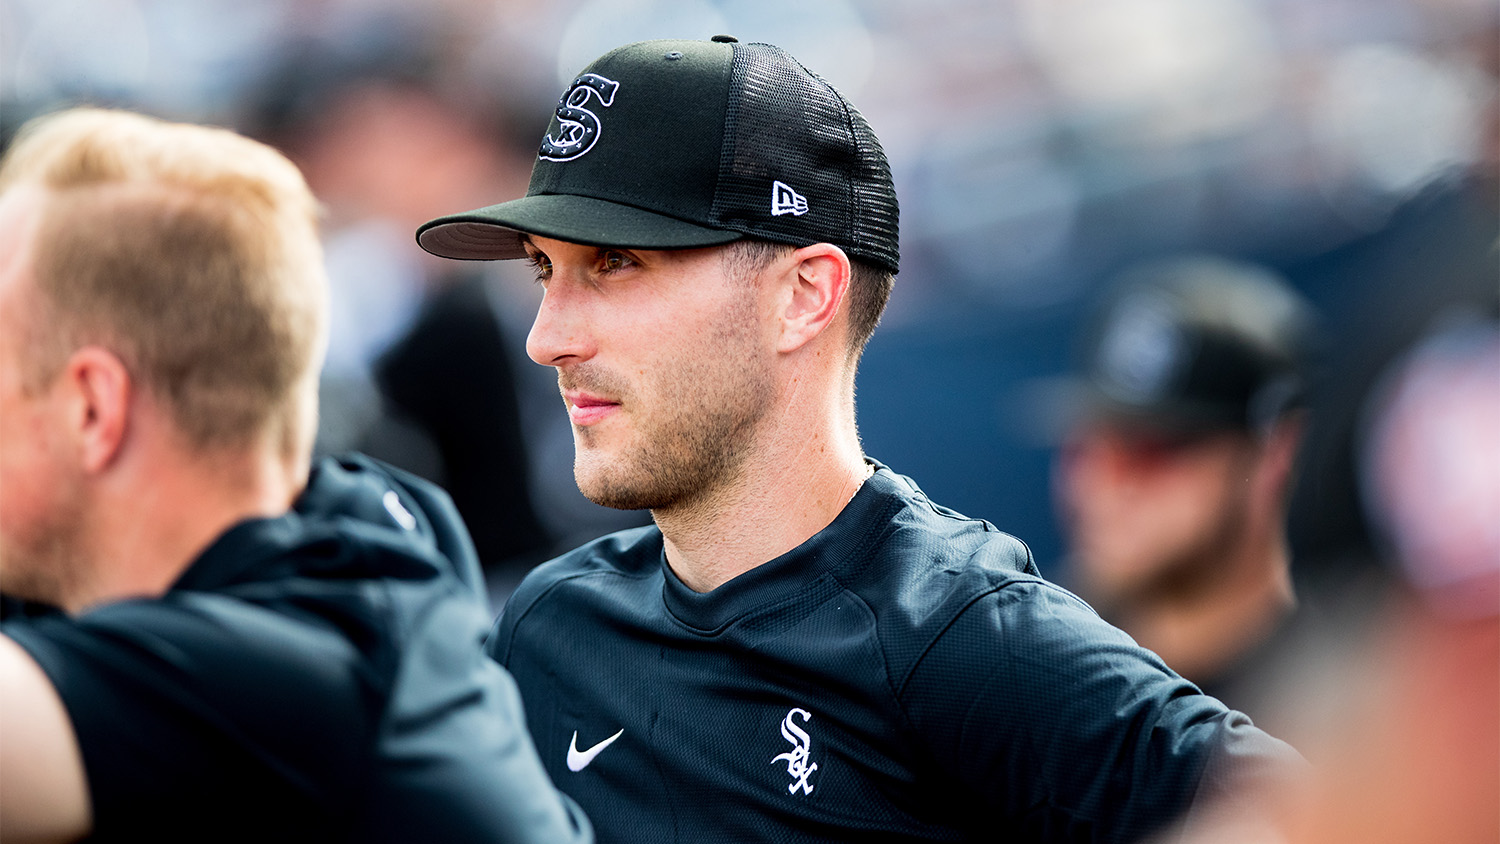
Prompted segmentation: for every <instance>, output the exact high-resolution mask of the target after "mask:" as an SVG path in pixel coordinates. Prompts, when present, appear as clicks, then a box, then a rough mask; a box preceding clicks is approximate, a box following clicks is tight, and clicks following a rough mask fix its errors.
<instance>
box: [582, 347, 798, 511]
mask: <svg viewBox="0 0 1500 844" xmlns="http://www.w3.org/2000/svg"><path fill="white" fill-rule="evenodd" d="M735 322H736V321H735V320H732V319H731V320H725V325H726V327H724V328H722V329H721V331H720V334H721V336H719V337H716V338H714V340H713V341H711V342H710V343H709V344H706V345H705V346H704V347H703V348H706V349H709V350H711V351H710V354H712V355H714V356H715V357H714V358H708V357H704V358H700V359H698V360H694V361H683V363H682V365H681V366H680V367H678V368H677V369H676V371H674V372H673V373H671V376H670V377H671V379H672V380H671V382H670V383H667V384H664V385H663V386H664V387H665V389H663V390H661V391H660V392H659V393H658V394H657V395H654V396H651V397H649V398H647V397H642V396H641V395H640V394H639V393H637V392H634V391H631V390H630V389H629V388H628V387H627V386H626V385H624V384H623V383H621V379H618V378H614V377H610V376H602V375H601V374H599V373H595V372H590V371H588V370H580V371H579V372H577V373H576V376H578V377H576V378H572V379H570V380H573V381H578V382H582V383H584V384H588V385H597V386H602V387H603V391H604V392H606V393H607V394H609V395H613V396H616V397H618V398H620V399H621V400H622V406H623V408H625V410H626V413H627V414H628V417H627V419H628V421H629V422H630V423H631V425H632V427H633V430H632V431H631V432H630V434H631V442H630V443H629V445H628V446H626V447H624V448H621V449H618V450H615V451H606V450H604V449H602V448H598V447H596V442H597V441H598V440H600V439H602V438H603V436H602V435H596V433H595V432H594V431H593V430H591V429H589V428H580V427H576V426H575V427H574V429H573V436H574V447H575V453H574V463H573V474H574V480H575V481H577V483H578V488H579V490H580V491H581V492H582V493H583V494H584V496H585V497H586V498H588V499H589V500H590V501H593V502H594V503H596V504H599V505H602V506H604V507H611V508H614V509H618V510H652V511H653V512H655V513H657V514H658V516H659V515H661V514H662V513H663V512H665V511H679V512H680V511H686V510H691V509H693V508H694V507H695V506H700V505H701V504H702V502H704V501H706V500H708V499H710V498H711V497H712V495H713V493H714V491H716V490H718V489H723V488H724V487H726V486H728V485H732V484H733V483H735V482H736V481H737V480H739V479H740V478H741V477H742V475H743V472H744V467H745V465H746V462H747V460H749V459H750V455H751V453H752V451H753V443H754V440H755V437H756V434H757V429H758V428H759V427H760V425H761V422H762V420H763V419H764V417H765V415H766V414H767V412H769V410H770V408H771V403H772V400H773V396H774V393H775V388H774V384H773V381H772V376H771V373H770V372H769V370H768V368H767V366H766V365H765V364H764V363H763V362H761V361H757V360H755V359H754V351H753V350H754V345H753V343H752V341H751V339H750V336H749V334H748V333H747V332H748V328H747V327H746V326H745V324H744V323H740V324H739V328H737V329H736V328H734V327H730V326H734V324H735ZM736 349H737V350H740V351H741V354H739V355H736V354H734V353H733V351H731V350H736ZM611 388H613V389H611Z"/></svg>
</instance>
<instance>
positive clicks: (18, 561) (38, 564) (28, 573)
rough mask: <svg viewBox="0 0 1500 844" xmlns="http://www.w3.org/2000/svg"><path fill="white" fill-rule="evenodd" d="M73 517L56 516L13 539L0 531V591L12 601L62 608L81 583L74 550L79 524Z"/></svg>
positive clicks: (80, 565)
mask: <svg viewBox="0 0 1500 844" xmlns="http://www.w3.org/2000/svg"><path fill="white" fill-rule="evenodd" d="M72 516H73V514H71V513H64V514H58V518H56V519H53V520H50V521H49V522H48V523H47V524H45V525H40V526H37V529H35V530H31V531H28V532H27V533H26V535H24V536H17V535H16V534H15V532H14V531H10V530H5V529H3V528H0V590H3V591H4V592H5V594H6V595H8V596H10V597H13V598H21V599H23V600H27V601H36V602H39V603H43V604H47V605H50V606H56V607H60V606H64V605H65V604H66V603H67V598H68V596H69V595H72V594H75V593H76V592H77V591H78V588H79V584H80V583H81V581H82V579H83V571H84V565H83V562H82V559H83V558H82V554H81V553H80V549H79V548H78V547H77V541H76V540H77V537H78V535H79V534H78V530H77V528H78V526H79V523H78V522H77V521H76V520H74V519H72V518H70V517H72Z"/></svg>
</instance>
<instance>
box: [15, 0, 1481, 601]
mask: <svg viewBox="0 0 1500 844" xmlns="http://www.w3.org/2000/svg"><path fill="white" fill-rule="evenodd" d="M720 32H725V33H731V34H734V35H736V36H737V37H739V38H740V39H741V40H745V41H750V40H760V41H769V42H772V43H777V44H780V45H782V46H784V47H786V48H788V49H789V50H790V51H791V52H793V53H794V54H795V55H797V56H799V57H800V58H802V59H803V61H804V62H805V63H806V64H808V65H809V67H811V68H812V69H813V70H815V71H817V72H819V73H821V74H822V75H824V76H825V77H826V78H828V79H829V80H830V81H832V82H833V83H834V84H835V85H837V86H839V87H840V88H841V89H842V90H843V91H845V92H846V93H847V94H848V95H849V97H850V98H851V99H852V100H853V101H854V103H855V104H856V105H857V106H858V107H859V108H860V109H861V111H863V112H864V113H865V115H866V116H867V117H868V118H869V120H870V121H871V123H872V124H873V125H874V127H875V128H876V131H877V132H878V133H879V135H880V136H881V138H882V139H883V141H884V143H885V146H886V149H887V152H888V154H889V156H890V158H891V162H892V166H893V170H894V173H895V178H896V182H897V189H898V192H899V195H900V197H901V201H902V215H901V226H902V245H903V262H902V271H901V274H900V276H899V278H898V281H897V288H896V293H895V296H894V299H893V301H892V303H891V307H890V311H889V313H888V316H887V317H886V320H885V323H884V325H883V327H882V328H881V330H880V331H879V332H878V333H877V334H876V338H875V340H874V341H873V343H872V345H871V347H870V349H869V351H868V353H867V354H866V356H865V360H864V364H863V368H862V371H861V374H860V379H859V405H860V421H861V432H862V435H863V438H864V441H865V444H866V448H867V452H868V453H869V454H871V455H872V456H875V457H877V458H879V459H881V460H882V461H885V462H886V463H888V464H890V465H891V466H893V467H894V468H896V469H897V470H898V471H901V472H903V473H906V474H910V475H912V476H913V477H915V478H916V479H917V480H918V481H919V482H920V483H921V484H922V485H923V487H924V488H925V489H926V491H927V492H928V493H929V494H930V495H932V497H933V498H934V499H936V500H938V501H942V502H944V503H946V504H948V505H950V506H953V507H955V508H956V509H958V510H960V511H963V512H966V513H969V514H972V515H976V516H982V517H984V518H987V519H989V520H991V521H993V522H995V523H996V524H997V525H999V526H1001V527H1002V528H1003V529H1006V530H1009V531H1011V532H1014V533H1016V534H1017V535H1019V536H1021V537H1022V538H1023V539H1025V540H1026V541H1027V542H1028V543H1029V544H1030V545H1031V546H1032V548H1033V550H1034V551H1035V553H1036V556H1037V558H1038V561H1039V562H1040V564H1041V565H1042V568H1043V571H1044V572H1045V573H1047V574H1048V575H1049V576H1051V577H1053V578H1055V579H1059V580H1062V581H1064V582H1067V580H1068V571H1067V564H1066V558H1065V554H1064V548H1063V542H1062V540H1061V538H1060V535H1061V532H1060V530H1059V527H1058V525H1057V516H1056V515H1055V508H1054V504H1053V501H1052V500H1051V499H1052V493H1051V492H1050V490H1051V488H1052V484H1051V480H1050V474H1051V471H1052V469H1051V467H1052V465H1053V457H1054V453H1053V449H1054V447H1055V443H1056V439H1057V438H1056V436H1055V435H1054V429H1055V428H1056V426H1057V425H1058V424H1060V422H1059V421H1058V420H1057V419H1055V418H1054V414H1053V413H1052V412H1051V410H1050V404H1049V402H1048V401H1047V400H1046V397H1047V395H1048V390H1047V385H1048V379H1049V378H1051V377H1053V376H1056V375H1058V374H1060V373H1062V372H1065V371H1066V370H1068V369H1069V367H1070V366H1071V363H1072V358H1071V356H1072V355H1073V350H1074V348H1075V340H1076V335H1077V333H1078V330H1079V325H1080V324H1081V323H1082V317H1083V315H1084V314H1085V313H1086V312H1087V310H1088V308H1089V307H1090V305H1091V303H1092V302H1093V300H1094V299H1095V297H1096V296H1097V295H1098V293H1099V291H1100V290H1101V289H1102V288H1103V287H1104V286H1105V285H1106V283H1107V282H1108V280H1109V279H1110V278H1112V277H1113V276H1115V275H1116V274H1118V273H1120V272H1121V271H1123V270H1124V269H1126V268H1127V267H1129V266H1130V265H1132V264H1134V263H1137V262H1140V261H1143V260H1147V259H1153V258H1159V257H1163V256H1168V255H1174V254H1183V253H1212V254H1216V255H1220V256H1224V257H1229V258H1234V259H1241V260H1247V261H1252V262H1256V263H1259V264H1262V265H1264V266H1267V267H1269V268H1272V269H1274V270H1276V271H1278V272H1280V273H1282V274H1284V275H1285V276H1286V277H1288V278H1290V279H1291V280H1292V282H1293V284H1294V285H1296V286H1297V287H1298V288H1299V289H1300V290H1301V291H1302V292H1303V293H1305V294H1306V295H1307V296H1308V297H1309V299H1310V300H1311V301H1312V302H1313V303H1314V304H1315V305H1316V306H1317V309H1318V315H1319V318H1320V320H1321V325H1320V336H1321V337H1323V338H1324V339H1325V343H1324V345H1323V346H1322V347H1321V351H1322V352H1323V353H1324V354H1322V355H1321V356H1320V357H1319V360H1320V361H1321V363H1322V369H1321V372H1322V373H1323V374H1324V375H1325V376H1326V381H1325V384H1326V388H1325V389H1323V390H1322V392H1321V393H1319V395H1321V396H1324V397H1326V396H1329V395H1331V394H1332V393H1334V392H1336V391H1337V390H1338V389H1339V388H1340V387H1341V386H1342V387H1343V388H1344V389H1345V390H1346V392H1350V394H1351V396H1353V397H1344V398H1342V399H1340V402H1341V403H1340V404H1338V405H1337V407H1336V408H1335V410H1334V411H1332V412H1330V413H1328V414H1325V416H1324V418H1325V420H1328V421H1327V422H1326V423H1325V424H1324V427H1325V428H1326V429H1328V430H1327V433H1322V434H1320V433H1318V432H1316V431H1315V432H1314V435H1313V437H1312V439H1313V440H1314V441H1316V440H1317V439H1318V437H1319V436H1322V437H1325V438H1327V439H1328V441H1329V442H1334V441H1339V442H1342V439H1340V438H1347V437H1348V436H1349V434H1350V432H1351V431H1354V430H1355V429H1356V428H1357V427H1358V426H1359V425H1361V424H1363V423H1362V422H1361V421H1360V419H1361V417H1360V411H1359V409H1358V408H1357V407H1355V405H1356V404H1357V403H1358V400H1357V396H1358V395H1359V394H1360V391H1361V390H1362V389H1363V387H1364V385H1367V384H1368V383H1369V382H1370V381H1372V380H1373V379H1374V378H1375V377H1376V375H1377V373H1378V370H1379V369H1380V368H1381V367H1382V366H1383V365H1384V364H1385V363H1386V362H1387V359H1388V358H1389V357H1390V356H1391V355H1393V354H1394V351H1393V350H1394V349H1396V348H1398V347H1400V346H1401V345H1403V344H1404V343H1405V342H1407V341H1409V340H1410V339H1411V338H1412V337H1415V336H1417V335H1418V334H1420V333H1422V332H1423V331H1425V330H1426V329H1427V328H1429V327H1430V326H1431V325H1432V324H1433V320H1436V319H1439V318H1442V315H1443V314H1444V313H1446V312H1447V311H1448V310H1451V308H1449V307H1448V306H1449V305H1451V304H1453V303H1454V302H1459V303H1462V302H1467V301H1472V300H1473V299H1474V298H1475V297H1476V296H1477V297H1478V298H1479V299H1483V298H1484V297H1485V296H1487V295H1489V294H1490V293H1492V292H1493V288H1494V286H1495V275H1496V271H1495V268H1496V253H1495V239H1496V228H1497V227H1496V192H1495V181H1494V176H1495V166H1496V160H1497V151H1496V145H1497V136H1500V131H1497V127H1496V123H1497V99H1496V98H1497V93H1496V92H1497V87H1496V79H1497V63H1500V56H1497V53H1500V11H1497V6H1496V4H1495V3H1494V2H1493V1H1492V0H1008V2H999V1H998V0H863V2H857V3H856V2H851V1H850V0H815V2H807V0H672V2H666V0H549V2H539V0H428V2H420V3H413V2H410V0H401V2H395V0H258V2H254V3H244V2H235V1H234V0H3V2H0V130H3V132H4V133H5V135H6V136H7V137H8V135H9V133H10V132H13V131H14V129H15V128H16V127H17V126H18V125H19V124H20V123H21V122H23V121H24V120H25V119H26V118H28V117H30V116H33V115H35V114H37V113H40V112H43V111H47V110H51V109H53V108H56V107H59V106H61V105H64V104H69V103H76V102H91V103H100V104H114V105H121V106H126V107H131V108H137V109H141V110H145V111H148V112H151V113H154V114H158V115H161V116H166V117H171V118H180V119H185V120H193V121H201V122H211V123H218V124H222V125H228V126H231V127H234V128H236V129H239V130H241V131H243V132H246V133H248V134H250V135H252V136H255V137H258V138H261V139H264V140H267V141H269V142H271V143H273V144H275V145H276V146H278V147H279V148H281V149H283V150H285V151H286V152H287V153H288V154H289V155H291V157H292V158H293V159H294V160H296V161H297V162H298V163H299V164H300V165H301V166H302V167H303V168H304V170H305V172H306V173H307V175H308V178H309V180H310V181H311V183H312V185H313V188H314V190H315V191H316V192H317V193H318V195H319V196H320V197H321V199H322V200H323V202H324V203H325V204H326V205H327V209H328V214H327V237H328V262H329V269H330V272H331V277H332V280H333V283H334V287H335V298H336V311H335V313H336V318H335V322H334V326H333V337H332V348H331V351H330V356H329V360H328V365H327V370H326V372H325V379H324V401H325V404H324V414H323V428H322V436H321V440H320V443H321V446H320V447H322V448H324V449H325V450H334V449H339V448H346V447H361V448H364V449H366V450H369V451H371V452H372V453H375V454H377V455H380V456H385V457H387V458H389V459H393V460H395V461H396V462H399V463H402V464H403V465H406V466H409V467H411V468H413V469H415V470H416V471H418V472H421V473H423V474H427V475H429V476H432V477H434V478H436V479H437V480H439V481H441V482H443V483H444V484H446V485H447V486H448V487H449V489H450V490H451V491H452V492H453V493H454V495H455V497H456V498H458V499H459V503H460V506H461V508H463V510H464V512H465V515H466V516H467V517H468V518H469V521H470V523H471V525H472V527H473V529H474V532H475V535H476V540H477V542H478V544H479V546H480V550H481V553H482V555H483V556H484V558H485V561H486V563H487V565H488V566H489V567H490V571H491V575H492V577H493V579H494V581H495V584H496V593H497V595H500V594H503V592H504V590H505V589H506V588H508V584H509V583H510V582H512V581H513V579H514V578H515V577H518V576H519V573H520V572H522V571H524V569H525V568H526V567H527V566H529V565H530V564H531V563H533V562H535V561H536V560H538V559H541V558H543V557H545V556H546V555H548V554H550V553H552V552H554V551H556V550H557V549H559V548H562V547H570V546H571V545H573V544H576V543H577V542H578V541H581V540H582V539H586V538H589V537H591V536H593V535H597V534H599V533H602V532H604V531H606V530H609V529H613V528H615V527H619V526H622V525H626V524H633V523H639V522H641V521H643V520H644V518H645V516H644V514H639V513H634V514H632V513H623V514H622V513H614V512H610V511H605V510H602V509H601V508H597V507H594V506H593V505H591V504H589V503H588V502H586V501H584V500H583V499H582V498H581V496H579V495H578V494H577V492H576V491H575V490H574V488H573V485H572V480H571V472H570V469H569V465H570V461H571V443H570V439H569V431H568V428H567V423H566V418H565V416H564V414H563V412H562V408H561V406H560V403H559V401H558V399H557V396H556V392H555V386H554V383H553V375H552V373H551V372H550V370H546V369H543V368H541V367H537V366H535V365H534V364H531V363H530V362H529V361H527V360H526V359H525V357H524V350H523V348H522V345H523V340H524V336H525V332H526V329H527V326H528V324H529V319H530V316H531V313H532V311H533V309H534V307H535V303H536V296H537V291H536V290H535V289H534V288H533V286H532V285H530V284H528V283H526V282H525V280H524V271H522V270H521V269H520V268H517V267H513V266H506V265H488V264H475V265H463V264H455V263H453V262H440V261H437V260H436V259H432V258H431V257H430V256H427V255H426V254H424V253H422V252H421V251H420V250H419V249H417V248H416V246H415V244H414V241H413V237H412V232H413V230H414V229H415V227H416V226H417V225H418V224H420V223H421V222H423V221H425V220H427V219H428V218H430V217H433V216H436V215H438V214H442V213H447V212H452V211H456V210H461V209H467V208H472V207H478V206H481V205H487V204H491V203H493V202H498V201H501V200H504V199H509V198H512V197H515V196H518V195H520V194H521V193H523V192H524V190H525V185H526V179H527V174H528V171H529V167H530V162H531V160H532V157H533V155H534V150H535V147H536V144H537V141H538V139H539V138H540V136H541V134H542V132H543V129H544V127H545V124H546V121H547V119H548V117H549V115H550V112H551V109H552V105H553V104H554V103H555V101H556V98H557V96H558V93H559V92H560V91H561V90H562V89H563V86H564V85H565V83H566V82H568V81H569V80H570V79H571V78H572V76H573V75H574V74H575V73H576V71H577V70H578V69H580V68H581V67H582V66H583V65H584V64H586V63H587V62H588V61H589V60H590V59H591V58H592V57H594V56H596V55H597V54H599V53H601V52H603V51H604V50H606V49H608V48H610V47H613V46H615V45H618V44H621V43H625V42H628V41H632V40H638V39H643V38H652V37H691V38H704V37H707V36H709V35H713V34H716V33H720ZM1476 291H1477V293H1476ZM1481 305H1482V303H1481ZM1481 383H1484V382H1482V381H1481ZM1351 385H1352V386H1351ZM1487 387H1488V388H1490V389H1500V387H1497V385H1496V384H1494V383H1488V384H1487ZM1330 401H1331V400H1330ZM1340 416H1342V417H1343V418H1337V417H1340ZM1316 459H1317V460H1321V461H1323V463H1324V464H1330V465H1331V464H1333V463H1336V462H1339V461H1344V462H1345V463H1349V464H1350V465H1348V466H1345V467H1343V469H1342V471H1343V472H1344V474H1345V475H1346V476H1347V478H1354V476H1355V475H1357V474H1358V467H1356V466H1354V465H1352V464H1353V462H1354V459H1353V458H1352V457H1350V456H1349V453H1347V450H1344V451H1340V449H1338V448H1327V449H1325V450H1324V452H1323V454H1322V455H1321V456H1319V457H1317V458H1316ZM1496 469H1497V472H1500V467H1496ZM1333 470H1334V471H1336V470H1337V467H1333ZM1319 477H1320V480H1319V483H1326V481H1325V480H1323V479H1322V478H1323V476H1322V475H1320V476H1319ZM1347 478H1346V479H1347ZM1303 495H1304V496H1307V495H1311V493H1303ZM1313 498H1315V499H1316V500H1313V499H1308V502H1309V503H1306V504H1305V505H1304V506H1294V508H1293V520H1294V523H1295V522H1297V520H1298V519H1299V518H1301V519H1302V521H1303V522H1304V525H1303V528H1302V529H1301V530H1300V533H1299V536H1300V537H1301V538H1300V539H1299V542H1301V543H1303V546H1304V547H1307V548H1312V549H1316V548H1317V547H1318V543H1320V542H1321V543H1324V544H1325V545H1327V544H1330V543H1332V544H1336V543H1337V542H1339V541H1342V539H1343V538H1345V537H1346V535H1347V534H1346V533H1338V531H1334V530H1332V529H1331V528H1330V525H1336V524H1346V523H1353V522H1360V521H1361V520H1364V519H1366V516H1367V514H1366V512H1365V509H1366V508H1364V507H1363V506H1362V505H1359V504H1358V502H1357V501H1356V500H1355V499H1354V498H1353V497H1349V496H1345V497H1344V498H1342V499H1339V498H1337V497H1335V496H1329V495H1326V494H1320V495H1316V496H1313ZM1319 508H1322V509H1319ZM1299 514H1302V515H1300V516H1299ZM1331 534H1337V535H1332V536H1331Z"/></svg>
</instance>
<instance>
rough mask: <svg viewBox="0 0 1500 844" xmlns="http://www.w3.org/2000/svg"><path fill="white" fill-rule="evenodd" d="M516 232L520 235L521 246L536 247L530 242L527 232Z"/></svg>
mask: <svg viewBox="0 0 1500 844" xmlns="http://www.w3.org/2000/svg"><path fill="white" fill-rule="evenodd" d="M518 234H519V235H520V236H521V245H522V246H530V247H531V248H533V249H535V248H537V245H536V244H535V243H532V242H531V235H529V234H527V233H526V232H518Z"/></svg>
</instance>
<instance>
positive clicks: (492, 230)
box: [417, 194, 744, 261]
mask: <svg viewBox="0 0 1500 844" xmlns="http://www.w3.org/2000/svg"><path fill="white" fill-rule="evenodd" d="M528 234H529V235H537V236H540V237H549V238H552V239H554V240H566V241H568V242H569V243H582V244H586V245H588V246H617V247H621V248H627V249H692V248H696V247H701V246H716V245H718V244H721V243H730V242H733V241H736V240H739V239H740V238H741V237H743V236H744V235H742V234H740V233H739V232H735V231H727V230H724V229H711V228H707V227H704V226H700V225H697V224H695V223H688V222H684V221H682V220H679V219H677V218H676V217H668V216H665V215H662V214H657V213H654V212H651V211H643V210H641V209H640V208H636V207H634V206H632V205H624V204H622V203H618V202H611V201H609V200H606V199H595V198H594V197H590V196H573V195H569V194H541V195H537V196H524V197H521V198H520V199H514V200H511V201H510V202H502V203H500V204H499V205H491V206H490V207H488V208H480V209H477V210H474V211H466V212H464V213H462V214H449V215H448V216H446V217H438V218H437V219H435V220H430V221H428V222H426V223H424V224H423V225H422V226H421V228H419V229H417V243H418V245H420V246H421V247H422V248H423V249H425V250H427V251H428V252H431V253H432V254H434V255H437V256H439V257H443V258H457V259H460V260H468V261H495V260H505V259H509V258H524V257H526V251H525V249H524V248H522V246H521V239H522V235H528Z"/></svg>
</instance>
